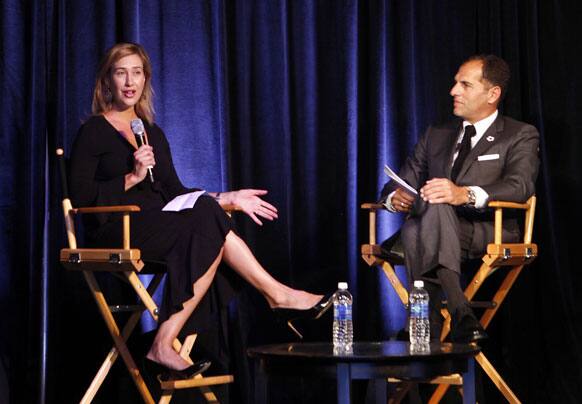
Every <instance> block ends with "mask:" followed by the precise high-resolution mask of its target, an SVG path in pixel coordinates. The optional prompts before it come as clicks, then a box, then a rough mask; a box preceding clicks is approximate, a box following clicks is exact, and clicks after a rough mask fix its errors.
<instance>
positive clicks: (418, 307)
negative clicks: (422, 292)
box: [410, 303, 428, 318]
mask: <svg viewBox="0 0 582 404" xmlns="http://www.w3.org/2000/svg"><path fill="white" fill-rule="evenodd" d="M410 316H411V317H414V318H419V317H425V318H428V304H425V303H423V304H413V305H411V306H410Z"/></svg>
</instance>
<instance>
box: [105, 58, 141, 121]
mask: <svg viewBox="0 0 582 404" xmlns="http://www.w3.org/2000/svg"><path fill="white" fill-rule="evenodd" d="M144 84H145V74H144V71H143V62H142V60H141V58H140V57H139V56H138V55H128V56H124V57H122V58H121V59H119V60H118V61H117V62H115V63H114V64H113V66H112V67H111V86H110V90H111V95H112V101H113V108H114V109H116V110H118V111H125V110H127V109H129V108H133V107H134V106H135V104H137V103H138V101H139V99H140V98H141V94H142V92H143V87H144Z"/></svg>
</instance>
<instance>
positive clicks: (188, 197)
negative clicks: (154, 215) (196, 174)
mask: <svg viewBox="0 0 582 404" xmlns="http://www.w3.org/2000/svg"><path fill="white" fill-rule="evenodd" d="M204 193H206V191H194V192H190V193H187V194H183V195H178V196H177V197H175V198H174V199H172V200H171V201H170V202H168V203H167V204H166V206H164V207H163V208H162V210H165V211H174V212H178V211H180V210H184V209H190V208H193V207H194V204H195V203H196V201H197V200H198V198H200V195H202V194H204Z"/></svg>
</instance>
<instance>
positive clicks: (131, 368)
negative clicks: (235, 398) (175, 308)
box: [57, 149, 237, 404]
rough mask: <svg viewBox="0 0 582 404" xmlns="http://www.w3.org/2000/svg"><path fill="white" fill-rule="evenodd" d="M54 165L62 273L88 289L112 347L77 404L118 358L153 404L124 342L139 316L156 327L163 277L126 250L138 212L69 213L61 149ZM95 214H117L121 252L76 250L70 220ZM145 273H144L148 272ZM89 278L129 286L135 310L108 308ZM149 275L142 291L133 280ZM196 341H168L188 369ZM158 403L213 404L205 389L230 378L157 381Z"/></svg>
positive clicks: (132, 209)
mask: <svg viewBox="0 0 582 404" xmlns="http://www.w3.org/2000/svg"><path fill="white" fill-rule="evenodd" d="M57 159H58V161H59V169H60V173H61V183H62V188H63V200H62V206H63V215H64V219H65V228H66V232H67V239H68V244H69V248H63V249H61V253H60V261H61V264H62V265H63V266H64V267H65V268H66V269H68V270H72V271H81V272H82V273H83V276H84V278H85V281H86V282H87V285H88V286H89V289H90V291H91V294H92V295H93V298H94V299H95V302H96V303H97V307H98V309H99V312H100V313H101V316H102V317H103V320H104V321H105V324H106V326H107V329H108V330H109V333H110V335H111V338H112V339H113V343H114V345H113V347H112V348H111V350H110V351H109V353H108V354H107V356H106V357H105V360H104V361H103V364H102V365H101V367H100V368H99V370H98V371H97V374H96V375H95V377H94V378H93V381H92V383H91V385H90V386H89V388H88V389H87V391H86V392H85V395H84V396H83V398H82V399H81V403H90V402H92V401H93V399H94V397H95V395H96V394H97V392H98V390H99V388H100V387H101V385H102V384H103V382H104V380H105V378H106V377H107V374H108V373H109V371H110V369H111V367H112V366H113V364H114V363H115V361H116V360H117V358H118V357H119V356H120V355H121V358H122V359H123V362H124V363H125V367H126V368H127V370H128V372H129V374H130V376H131V378H132V380H133V382H134V383H135V385H136V387H137V389H138V391H139V394H140V395H141V397H142V399H143V401H144V402H145V403H148V404H149V403H154V399H153V397H152V394H151V392H150V389H149V388H148V386H147V385H146V383H145V381H144V379H143V377H142V374H141V372H140V369H139V368H138V366H137V365H136V363H135V360H134V359H133V357H132V355H131V353H130V351H129V349H128V347H127V344H126V341H127V339H128V338H129V336H130V335H131V333H132V331H133V330H134V328H135V326H136V325H137V324H138V322H139V319H140V317H141V315H142V313H143V312H144V311H146V310H147V311H148V312H149V313H150V315H151V316H152V318H153V319H154V320H155V321H158V307H157V304H156V303H155V301H154V300H153V298H152V296H153V294H154V292H155V291H156V289H157V287H158V286H159V284H160V282H161V280H162V277H163V276H164V275H165V271H164V266H163V265H146V266H145V268H144V262H143V261H142V260H141V252H140V250H139V249H135V248H131V245H130V231H129V230H130V214H131V213H132V212H138V211H139V210H140V208H139V207H138V206H134V205H127V206H98V207H87V208H73V206H72V204H71V201H70V199H69V196H68V187H67V174H66V163H65V157H64V153H63V150H62V149H57ZM225 210H227V211H233V210H237V209H236V208H235V207H234V206H231V207H228V208H225ZM99 213H117V214H121V215H122V217H123V219H122V223H121V224H120V225H121V226H122V227H123V245H122V247H121V248H102V249H97V248H79V247H78V246H77V237H76V234H75V217H76V216H77V215H81V214H99ZM149 268H151V269H150V270H146V269H149ZM95 272H108V273H111V274H112V275H115V276H117V277H119V278H121V279H123V280H125V281H127V283H129V284H130V285H131V287H132V289H133V290H134V291H135V293H136V294H137V296H138V297H139V300H140V302H141V303H140V304H132V305H111V304H109V303H108V302H107V299H106V297H105V295H104V293H103V290H102V289H101V286H100V285H99V282H98V281H97V278H96V277H95ZM145 273H148V274H149V273H153V278H152V280H151V281H150V283H149V285H148V287H147V288H146V287H145V286H144V284H143V283H142V281H141V279H140V278H139V276H138V274H145ZM119 312H129V313H130V316H129V319H128V320H127V322H126V323H125V325H124V326H123V328H121V329H120V326H119V325H118V323H117V321H116V320H115V317H114V314H115V313H119ZM195 340H196V334H193V335H189V336H188V337H186V338H185V341H184V344H181V343H180V341H178V339H176V340H174V342H173V347H174V349H175V350H176V352H178V353H179V354H180V356H181V357H182V358H184V359H185V360H186V361H187V362H188V363H190V364H191V363H192V360H191V359H190V352H191V350H192V346H193V344H194V342H195ZM158 380H159V382H160V388H161V391H162V393H161V397H160V400H159V403H169V402H170V400H171V399H172V395H173V393H174V391H175V390H178V389H190V388H199V389H200V390H201V392H202V394H203V395H204V397H205V399H206V401H207V402H209V403H218V399H217V397H216V395H215V394H214V393H213V392H212V390H210V388H209V386H213V385H219V384H227V383H232V382H233V380H234V378H233V376H232V375H220V376H211V377H204V376H202V375H200V374H199V375H196V376H195V377H193V378H191V379H187V380H167V381H162V380H161V379H160V378H159V376H158Z"/></svg>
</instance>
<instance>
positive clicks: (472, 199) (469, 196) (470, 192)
mask: <svg viewBox="0 0 582 404" xmlns="http://www.w3.org/2000/svg"><path fill="white" fill-rule="evenodd" d="M467 199H468V201H467V203H466V205H468V206H475V203H476V202H477V196H476V195H475V191H473V190H472V189H471V188H469V187H467Z"/></svg>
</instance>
